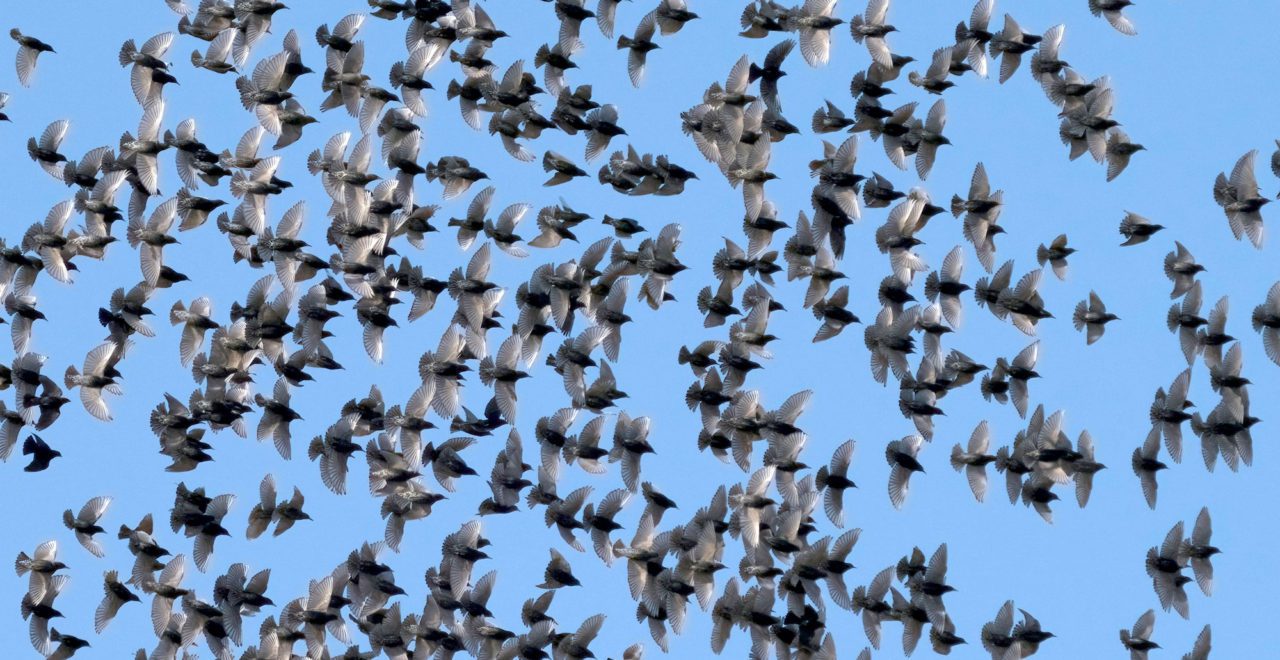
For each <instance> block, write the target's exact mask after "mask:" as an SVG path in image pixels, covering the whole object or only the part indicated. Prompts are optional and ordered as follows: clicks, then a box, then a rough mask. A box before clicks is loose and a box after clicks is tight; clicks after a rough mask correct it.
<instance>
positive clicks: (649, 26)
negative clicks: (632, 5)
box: [587, 11, 661, 160]
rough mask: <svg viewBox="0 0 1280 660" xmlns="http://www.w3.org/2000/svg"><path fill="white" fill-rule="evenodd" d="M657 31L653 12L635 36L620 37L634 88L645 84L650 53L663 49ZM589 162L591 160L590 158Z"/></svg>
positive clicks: (643, 20) (619, 42) (646, 15)
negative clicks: (656, 41)
mask: <svg viewBox="0 0 1280 660" xmlns="http://www.w3.org/2000/svg"><path fill="white" fill-rule="evenodd" d="M656 30H657V14H656V12H652V11H651V12H649V13H648V14H645V15H644V18H642V19H640V24H639V25H637V26H636V31H635V33H634V35H633V36H630V37H628V36H626V35H622V36H620V37H618V49H619V50H622V49H626V51H627V76H628V77H629V78H630V79H631V85H632V86H633V87H639V86H640V84H641V83H642V82H644V74H645V66H646V64H647V63H648V59H649V53H651V52H653V51H655V50H657V49H659V48H661V46H659V45H658V44H657V43H655V42H654V41H653V36H654V32H655V31H656ZM587 160H591V159H590V158H588V159H587Z"/></svg>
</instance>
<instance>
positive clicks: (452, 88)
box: [445, 80, 462, 101]
mask: <svg viewBox="0 0 1280 660" xmlns="http://www.w3.org/2000/svg"><path fill="white" fill-rule="evenodd" d="M460 94H462V85H460V84H458V81H456V80H450V81H449V86H448V87H447V88H446V89H445V97H446V98H448V99H449V100H450V101H452V100H453V99H455V98H457V97H458V95H460Z"/></svg>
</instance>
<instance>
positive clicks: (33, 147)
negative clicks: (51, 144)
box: [27, 138, 40, 161]
mask: <svg viewBox="0 0 1280 660" xmlns="http://www.w3.org/2000/svg"><path fill="white" fill-rule="evenodd" d="M39 148H40V147H39V145H38V144H37V143H36V139H35V138H28V139H27V155H28V156H30V157H31V160H33V161H38V160H40V158H39V156H37V155H36V152H37V151H38V150H39Z"/></svg>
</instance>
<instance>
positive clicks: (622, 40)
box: [618, 34, 755, 67]
mask: <svg viewBox="0 0 1280 660" xmlns="http://www.w3.org/2000/svg"><path fill="white" fill-rule="evenodd" d="M634 44H635V41H634V40H632V39H631V37H628V36H627V35H625V34H624V35H622V36H620V37H618V50H622V49H623V48H630V47H631V46H633V45H634ZM752 66H753V67H754V66H755V65H754V64H753V65H752Z"/></svg>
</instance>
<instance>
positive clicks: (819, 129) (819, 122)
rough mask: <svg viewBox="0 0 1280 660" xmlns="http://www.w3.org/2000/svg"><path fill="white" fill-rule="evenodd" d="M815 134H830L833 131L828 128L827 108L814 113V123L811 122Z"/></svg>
mask: <svg viewBox="0 0 1280 660" xmlns="http://www.w3.org/2000/svg"><path fill="white" fill-rule="evenodd" d="M811 125H812V127H813V132H814V133H829V132H831V129H829V128H827V109H826V107H821V108H818V109H817V110H814V111H813V121H812V122H811Z"/></svg>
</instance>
